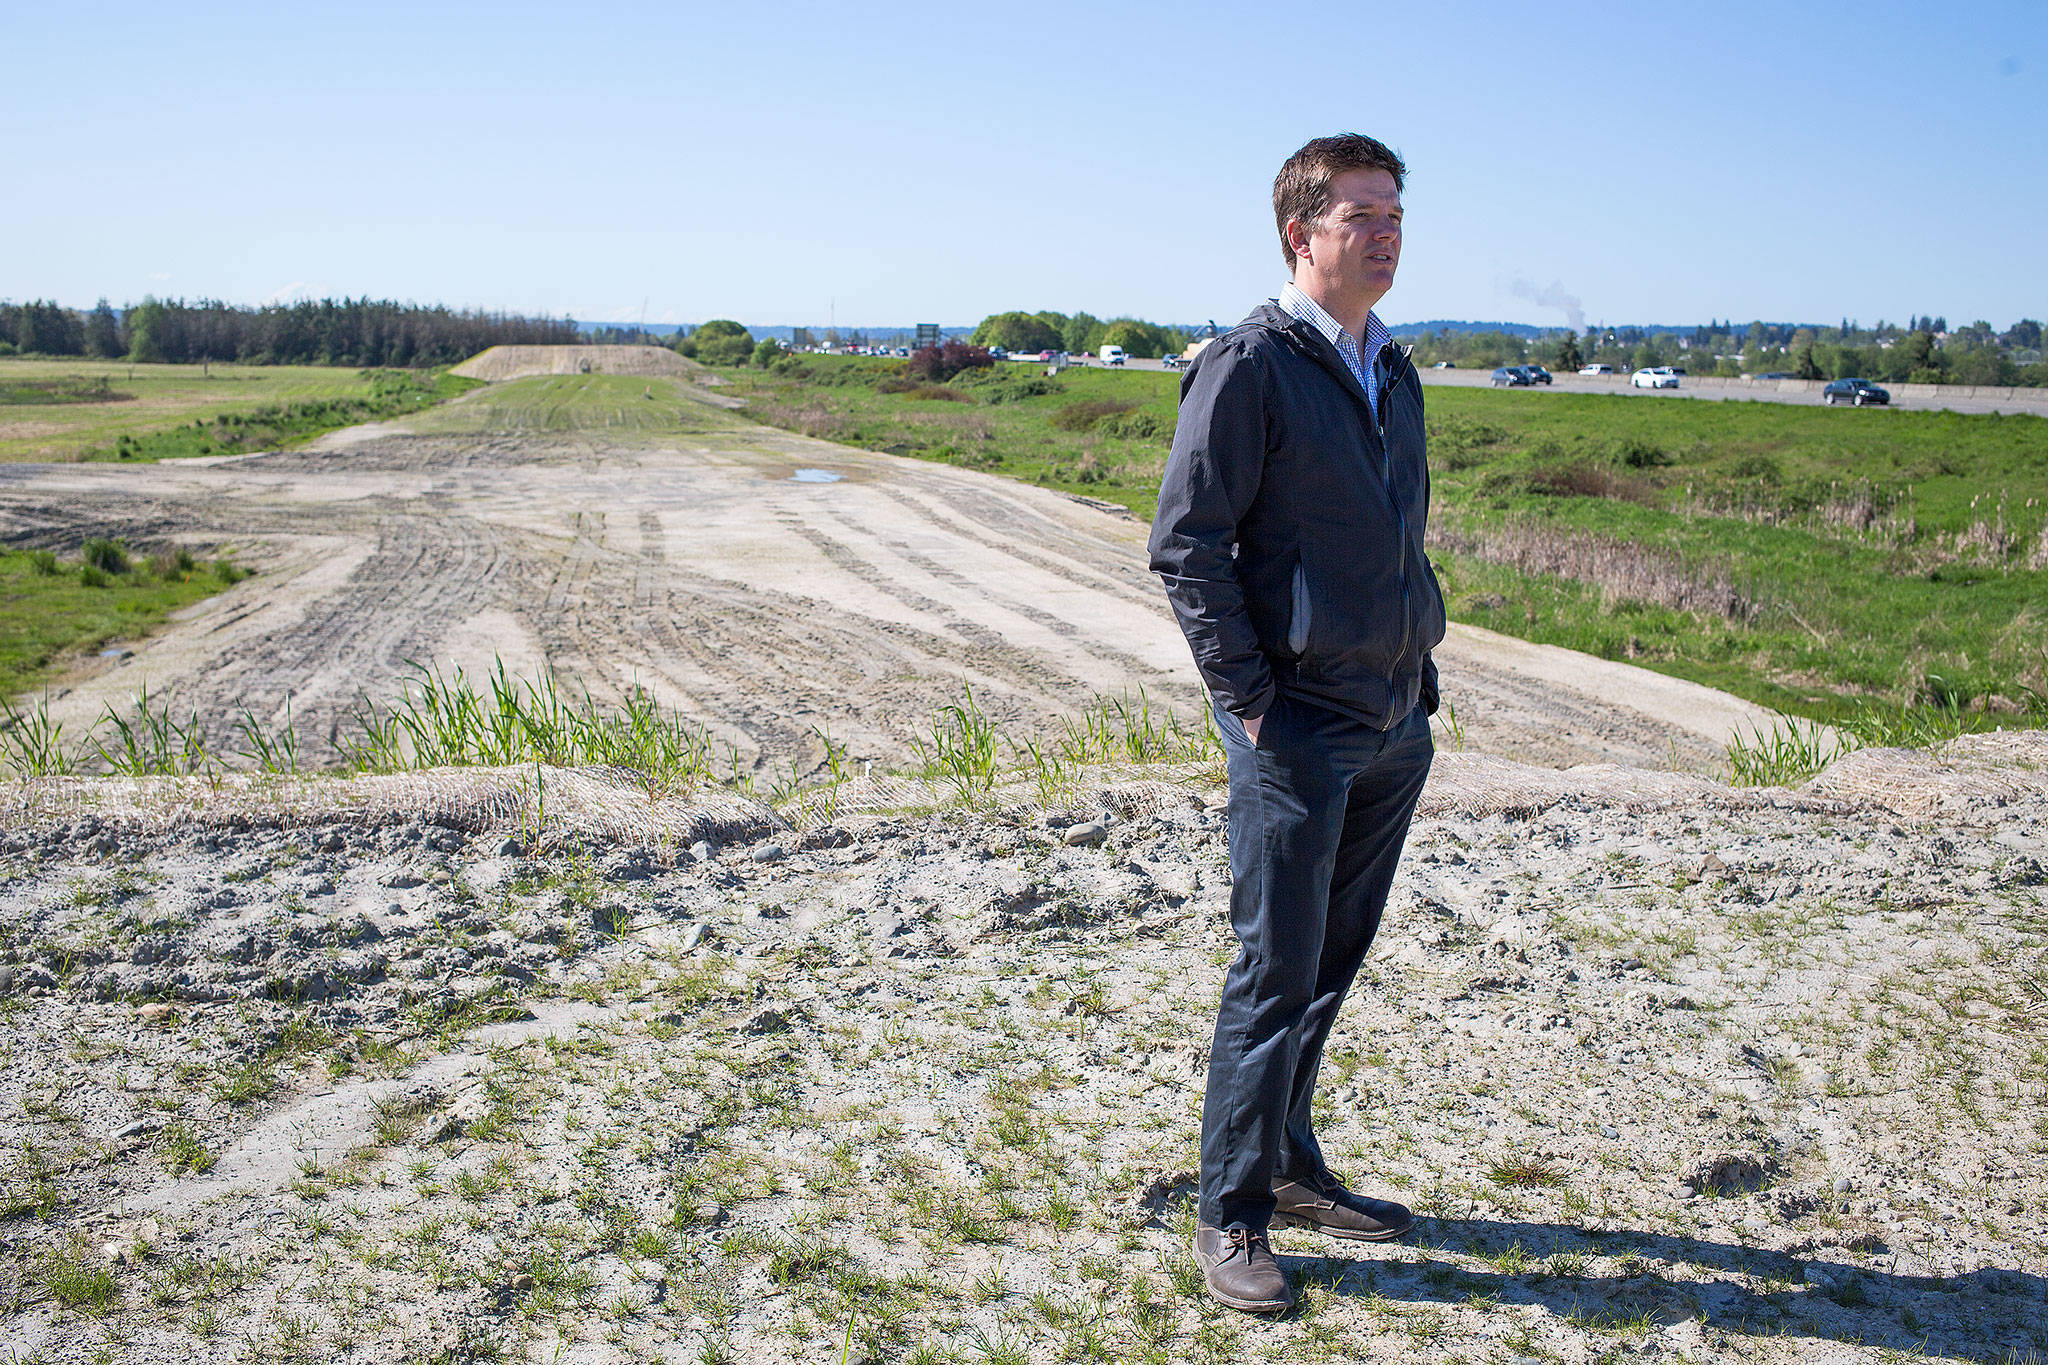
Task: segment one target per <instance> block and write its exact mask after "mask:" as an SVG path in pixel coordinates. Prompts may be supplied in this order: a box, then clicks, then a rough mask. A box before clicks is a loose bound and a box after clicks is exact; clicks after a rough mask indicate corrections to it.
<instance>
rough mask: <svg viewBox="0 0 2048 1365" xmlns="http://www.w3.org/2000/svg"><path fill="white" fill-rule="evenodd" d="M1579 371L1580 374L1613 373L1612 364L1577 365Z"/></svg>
mask: <svg viewBox="0 0 2048 1365" xmlns="http://www.w3.org/2000/svg"><path fill="white" fill-rule="evenodd" d="M1579 373H1580V374H1613V373H1614V367H1613V366H1612V365H1581V366H1580V367H1579Z"/></svg>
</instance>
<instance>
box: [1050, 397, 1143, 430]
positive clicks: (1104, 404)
mask: <svg viewBox="0 0 2048 1365" xmlns="http://www.w3.org/2000/svg"><path fill="white" fill-rule="evenodd" d="M1137 406H1138V405H1137V404H1136V403H1133V402H1130V401H1129V400H1127V399H1123V398H1083V399H1081V400H1080V401H1079V402H1075V403H1068V404H1067V405H1066V406H1064V407H1062V408H1061V409H1060V410H1059V411H1058V412H1056V413H1054V414H1053V415H1052V424H1053V425H1054V426H1056V427H1058V428H1059V429H1060V430H1061V431H1092V430H1094V428H1095V424H1096V423H1098V422H1100V421H1101V420H1102V419H1103V418H1105V417H1117V416H1121V415H1122V414H1124V413H1126V412H1129V411H1130V410H1131V409H1133V408H1135V407H1137Z"/></svg>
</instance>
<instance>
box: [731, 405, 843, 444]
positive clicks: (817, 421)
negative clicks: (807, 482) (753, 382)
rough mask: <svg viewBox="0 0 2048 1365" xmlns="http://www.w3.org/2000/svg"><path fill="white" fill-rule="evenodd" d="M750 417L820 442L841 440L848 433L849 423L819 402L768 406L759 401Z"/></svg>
mask: <svg viewBox="0 0 2048 1365" xmlns="http://www.w3.org/2000/svg"><path fill="white" fill-rule="evenodd" d="M747 415H748V416H749V417H752V418H753V419H754V420H755V421H757V422H763V423H765V424H767V425H768V426H771V427H781V428H782V429H783V430H784V431H796V432H801V433H803V434H804V435H805V436H812V437H816V438H817V439H818V440H820V441H836V440H839V439H840V437H841V436H842V435H843V434H844V433H845V431H846V424H845V422H844V421H843V420H841V419H840V418H839V417H838V416H837V415H836V414H835V413H834V412H833V411H832V409H831V408H829V407H827V406H826V405H825V404H824V403H823V402H821V401H820V400H818V399H815V398H813V399H809V400H807V401H805V402H802V403H767V402H762V401H761V400H759V399H755V400H754V401H753V403H751V404H750V405H749V410H748V412H747Z"/></svg>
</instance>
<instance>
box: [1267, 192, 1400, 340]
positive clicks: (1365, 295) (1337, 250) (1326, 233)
mask: <svg viewBox="0 0 2048 1365" xmlns="http://www.w3.org/2000/svg"><path fill="white" fill-rule="evenodd" d="M1289 241H1290V244H1291V245H1292V246H1293V247H1294V253H1295V257H1296V264H1295V271H1296V273H1300V271H1301V270H1302V268H1303V266H1304V265H1306V266H1307V267H1308V269H1309V270H1310V271H1312V272H1313V273H1314V275H1315V277H1316V279H1317V281H1318V282H1319V283H1320V284H1322V285H1323V286H1324V288H1326V289H1328V290H1329V291H1331V292H1332V293H1333V294H1334V295H1336V296H1338V297H1341V298H1345V299H1350V300H1362V301H1364V304H1365V306H1366V307H1368V308H1370V307H1371V306H1372V305H1373V304H1375V303H1377V302H1379V299H1380V296H1381V295H1383V294H1385V293H1386V292H1387V290H1389V289H1391V288H1392V287H1393V285H1394V271H1395V269H1396V268H1397V267H1399V266H1400V264H1401V191H1400V190H1398V189H1397V188H1395V186H1394V177H1393V175H1392V174H1391V173H1390V172H1387V171H1382V170H1377V169H1368V170H1355V171H1341V172H1339V173H1338V174H1337V175H1335V176H1333V177H1332V178H1331V180H1330V206H1329V208H1328V210H1327V211H1325V212H1324V214H1323V217H1322V221H1321V222H1318V223H1317V224H1315V225H1314V226H1313V227H1307V228H1295V229H1294V231H1293V233H1291V234H1290V238H1289ZM1304 248H1306V249H1304Z"/></svg>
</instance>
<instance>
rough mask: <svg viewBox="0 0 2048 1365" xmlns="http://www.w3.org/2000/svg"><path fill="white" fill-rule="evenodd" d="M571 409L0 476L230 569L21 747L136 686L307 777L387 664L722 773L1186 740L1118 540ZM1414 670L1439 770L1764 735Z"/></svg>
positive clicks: (1593, 665)
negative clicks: (999, 744) (492, 680)
mask: <svg viewBox="0 0 2048 1365" xmlns="http://www.w3.org/2000/svg"><path fill="white" fill-rule="evenodd" d="M591 378H592V377H570V378H564V379H554V380H539V379H528V380H521V381H518V382H516V383H510V384H500V385H494V386H492V388H490V389H487V390H480V391H478V392H477V393H475V394H473V395H471V396H470V397H469V399H466V400H464V401H463V402H461V403H457V404H454V405H451V406H450V407H448V408H446V409H442V410H439V411H437V412H435V413H431V414H427V415H425V416H423V417H421V418H418V419H413V420H412V421H410V422H409V424H408V426H407V427H402V428H401V427H394V426H389V425H387V426H382V427H378V428H375V429H368V430H365V429H358V430H357V431H354V432H350V433H344V434H342V435H341V436H340V437H338V438H329V439H328V440H326V441H324V442H322V443H321V444H320V445H319V446H317V447H314V448H309V449H306V450H301V451H294V452H289V453H281V454H270V455H262V456H257V457H237V458H234V459H231V460H224V461H219V462H211V463H208V462H201V461H196V460H194V461H184V462H178V463H164V464H157V465H151V466H146V467H133V466H130V467H122V466H117V465H99V464H89V465H10V466H4V467H0V537H4V538H5V540H7V541H8V542H10V543H14V544H41V545H61V546H64V547H66V548H71V547H75V546H76V544H77V543H78V541H79V539H80V538H81V537H83V536H86V535H101V534H108V535H118V536H122V537H125V538H126V539H127V540H128V541H129V542H130V543H131V544H138V543H139V544H149V543H153V542H161V541H165V540H178V541H183V542H187V543H193V544H204V545H214V544H223V543H224V544H227V545H229V546H232V547H235V548H236V549H237V552H238V554H239V556H240V557H241V558H242V559H243V560H244V562H247V563H250V564H253V565H254V566H256V567H257V568H259V569H260V570H261V572H260V574H259V575H258V576H257V577H255V578H253V579H250V580H248V581H246V582H244V583H242V584H240V585H238V586H237V587H235V588H233V589H231V590H229V591H227V592H225V593H223V594H221V595H220V596H219V597H216V598H214V599H212V600H210V601H208V602H206V603H204V604H201V605H200V606H199V607H198V608H196V609H194V610H193V611H191V612H189V613H188V614H187V615H186V616H185V617H184V619H182V620H179V621H177V622H175V623H174V624H173V625H172V626H171V627H170V628H168V629H166V630H164V631H162V632H161V633H159V634H158V635H157V636H155V637H154V638H151V639H149V640H146V641H141V642H136V643H134V644H133V645H132V648H133V654H132V657H130V658H128V659H125V660H122V661H119V662H117V663H106V662H102V661H92V662H91V663H89V664H88V665H87V666H86V667H84V668H82V669H81V670H79V672H78V673H77V674H76V675H75V676H73V677H72V678H70V679H69V680H68V682H67V684H66V685H65V687H64V688H63V689H62V691H61V692H58V691H56V690H53V692H52V703H51V710H52V714H53V717H55V718H57V719H61V720H62V721H63V722H64V723H65V725H66V727H67V733H68V734H74V735H75V734H79V733H82V732H83V731H84V730H85V729H87V728H88V727H89V726H90V725H91V724H92V723H93V722H94V721H95V720H96V719H97V718H98V717H99V716H100V715H101V714H102V713H103V712H104V710H105V708H106V707H107V706H109V705H113V706H115V707H125V706H126V705H127V704H128V703H129V701H130V700H131V699H132V698H133V696H134V695H135V693H136V692H137V691H138V690H139V689H140V688H141V687H142V686H143V685H144V684H145V683H146V684H147V686H148V688H149V690H150V692H151V694H152V695H153V696H157V695H161V696H166V697H168V698H170V699H171V701H172V702H173V704H174V706H175V708H176V709H177V711H178V713H179V714H180V715H183V714H185V713H187V712H189V711H196V712H197V713H198V714H199V716H200V718H201V720H202V722H203V724H204V725H205V727H206V729H207V731H208V732H209V734H210V735H211V736H212V737H213V738H214V739H215V740H216V741H217V742H218V743H219V744H221V745H222V746H223V747H224V748H227V749H230V750H231V749H232V748H234V747H235V745H234V742H233V737H232V731H233V724H234V721H235V719H236V718H237V717H239V716H240V715H241V713H242V712H243V710H244V709H245V708H246V709H247V710H248V711H249V712H251V713H252V714H254V715H255V716H257V717H258V718H261V719H263V720H264V721H266V722H267V723H273V724H274V723H276V722H277V721H279V720H281V719H282V718H283V715H284V709H285V705H286V699H287V697H289V698H290V699H291V706H292V711H293V714H294V715H295V716H296V718H297V721H298V725H299V729H300V732H301V734H302V736H304V737H305V738H306V740H307V742H308V744H309V748H311V749H312V750H314V751H315V753H316V755H317V752H318V751H320V750H322V749H324V748H325V747H326V745H327V744H328V741H329V739H330V737H331V735H332V734H333V733H334V731H335V729H336V727H337V726H339V725H342V724H343V723H344V720H345V718H346V716H347V714H348V712H349V711H350V709H351V707H352V705H353V704H354V702H355V701H356V699H357V698H358V696H359V695H362V694H365V693H367V694H369V695H371V696H384V695H389V694H390V693H391V692H392V691H393V690H394V689H395V688H396V686H397V685H398V682H399V680H400V679H401V678H402V677H403V676H404V674H405V672H406V668H407V664H408V663H409V662H418V663H421V664H432V665H435V666H438V667H440V668H443V669H449V668H452V667H455V666H461V667H463V668H465V669H467V670H468V671H469V672H470V673H471V674H472V676H474V675H476V674H478V673H480V672H482V671H484V670H487V669H488V668H489V667H490V665H491V664H492V661H493V660H494V659H499V658H501V659H503V660H504V662H505V663H506V664H507V666H508V667H510V668H511V669H513V670H514V671H518V672H524V673H526V674H528V675H533V674H536V673H538V672H539V671H540V670H541V669H542V668H543V667H548V668H552V669H554V670H556V671H557V672H558V674H560V675H561V676H562V677H563V678H564V679H565V680H566V681H568V682H569V683H571V685H572V686H574V685H576V684H582V685H587V686H588V687H589V689H590V690H591V692H592V693H593V694H594V695H596V696H598V697H599V698H601V699H602V698H608V697H616V696H617V695H619V694H620V693H621V692H622V691H623V690H624V689H625V688H627V687H629V686H631V685H633V684H634V683H638V684H641V685H644V686H646V687H648V688H650V689H651V690H652V691H653V692H654V694H655V695H656V696H657V697H658V698H659V699H660V700H661V701H662V702H664V703H665V704H667V705H669V706H672V707H675V708H678V709H680V710H681V711H683V712H685V713H687V714H688V715H690V716H692V717H694V718H697V719H700V720H702V721H703V722H704V723H705V724H706V725H708V726H709V727H710V728H711V729H712V731H713V733H714V734H715V735H716V736H717V738H718V740H719V741H720V743H721V744H730V745H731V746H733V748H734V749H735V751H736V752H737V753H738V754H739V756H740V758H741V760H742V761H743V762H745V761H753V762H757V763H764V764H772V765H773V766H775V767H777V768H785V767H788V766H790V765H792V764H794V765H795V766H796V767H797V768H798V769H799V770H801V769H802V768H804V766H805V765H807V764H809V763H811V762H814V761H815V760H817V759H818V758H819V757H820V756H821V753H822V750H821V746H820V745H819V744H818V742H817V737H816V731H818V730H825V731H829V733H830V734H831V735H832V736H833V738H834V739H836V740H839V741H843V742H846V743H847V744H849V746H850V749H851V753H852V755H853V757H854V758H855V759H857V760H858V759H874V760H879V761H885V762H896V761H901V760H902V759H904V758H905V757H906V756H907V755H908V753H909V738H910V735H911V733H912V731H913V728H914V727H916V726H918V725H920V724H922V723H924V722H925V721H926V720H927V718H928V717H929V715H930V713H931V712H932V711H933V709H934V708H935V707H937V706H940V705H943V704H945V703H947V702H951V701H955V700H957V699H958V697H959V693H960V688H961V685H962V684H963V683H970V684H972V685H973V687H974V689H975V693H976V696H977V697H978V698H979V699H980V700H981V701H982V703H983V705H984V706H985V708H986V709H987V710H988V711H989V713H990V714H991V716H993V717H994V718H995V719H996V720H997V721H998V722H1000V723H1001V724H1003V725H1005V726H1008V727H1014V728H1016V729H1017V730H1019V731H1030V730H1034V729H1035V730H1039V731H1044V730H1047V729H1054V730H1056V729H1057V726H1058V723H1059V719H1060V718H1061V717H1062V716H1064V715H1068V714H1071V713H1072V711H1073V710H1074V709H1075V708H1076V707H1078V706H1080V705H1081V704H1083V703H1085V702H1086V701H1087V700H1089V699H1090V698H1091V697H1092V696H1094V695H1096V694H1099V693H1112V694H1114V693H1119V692H1123V691H1125V690H1127V689H1128V690H1133V691H1135V690H1136V689H1138V688H1140V687H1142V688H1144V689H1145V691H1146V692H1147V693H1148V694H1149V695H1150V696H1151V697H1152V698H1154V699H1155V700H1158V701H1163V702H1165V703H1167V704H1169V705H1171V706H1173V707H1175V708H1176V709H1178V710H1180V711H1182V712H1183V713H1184V714H1187V715H1189V716H1192V715H1194V714H1195V713H1196V708H1197V707H1198V706H1199V705H1200V693H1199V685H1198V683H1197V681H1196V677H1195V674H1194V671H1193V668H1192V667H1191V665H1190V663H1189V660H1188V655H1187V650H1186V646H1185V645H1184V643H1183V642H1182V640H1181V638H1180V636H1179V634H1178V632H1177V631H1176V629H1175V628H1174V625H1173V623H1172V621H1171V618H1170V616H1169V614H1168V612H1167V610H1166V607H1165V603H1164V601H1163V599H1162V597H1161V595H1160V592H1159V589H1158V587H1157V584H1156V582H1155V581H1154V580H1153V578H1152V577H1151V575H1150V574H1148V573H1147V572H1146V568H1145V563H1144V556H1143V536H1144V527H1143V526H1142V525H1141V524H1140V523H1138V522H1136V521H1133V520H1131V519H1129V518H1127V517H1124V516H1120V515H1116V514H1113V513H1110V512H1106V511H1104V510H1101V509H1099V508H1097V507H1094V506H1089V505H1085V504H1083V503H1080V502H1077V501H1075V500H1073V499H1070V498H1067V497H1065V496H1063V495H1060V494H1058V493H1055V492H1051V491H1047V490H1043V489H1039V488H1035V487H1031V486H1027V485H1022V484H1018V483H1015V482H1012V481H1009V480H1004V479H1000V478H996V477H992V476H988V475H983V474H978V473H974V472H970V471H966V470H961V469H955V468H951V467H948V466H944V465H937V464H932V463H926V462H921V461H913V460H908V459H900V458H896V457H892V456H887V455H878V454H871V453H867V452H863V451H857V450H853V449H849V448H847V447H843V446H837V445H832V444H828V443H825V442H820V441H815V440H810V439H807V438H805V437H802V436H798V435H794V434H791V433H788V432H783V431H779V430H774V429H771V428H766V427H761V426H758V425H755V424H753V423H750V422H747V421H745V420H743V419H742V418H740V417H738V416H736V415H733V414H731V413H729V412H727V411H725V410H724V409H723V408H722V407H721V406H719V405H718V402H717V396H716V395H714V394H710V393H706V392H704V391H702V390H700V389H699V388H698V387H697V386H695V385H692V384H689V383H687V382H677V381H671V380H666V379H660V378H653V379H649V380H646V381H645V386H644V391H643V380H642V379H641V378H637V377H636V378H633V379H631V380H630V381H626V380H615V381H612V382H613V383H614V384H615V385H616V384H625V385H629V387H630V393H628V394H627V396H626V397H625V398H623V399H621V400H620V401H619V402H618V403H617V405H616V408H617V410H616V413H614V412H613V411H612V410H611V408H609V407H605V406H603V405H601V404H600V405H593V404H591V403H590V402H588V401H584V402H583V403H582V406H576V405H575V404H573V403H571V402H570V400H571V399H575V398H577V397H578V395H579V393H580V391H579V390H577V389H576V387H575V386H577V385H580V384H585V383H587V382H589V380H590V379H591ZM539 385H552V386H554V387H553V388H550V389H540V388H535V387H534V386H539ZM565 395H566V396H565ZM589 396H590V395H589V394H581V397H582V399H584V400H587V399H588V398H589ZM607 401H609V400H607ZM657 409H658V410H659V411H657ZM649 413H654V414H655V415H654V416H653V417H650V416H648V414H649ZM565 414H567V415H566V416H565ZM600 418H602V421H601V422H600V420H599V419H600ZM804 471H814V472H810V473H806V472H804ZM813 480H815V481H813ZM1440 662H1441V665H1442V667H1443V672H1444V676H1445V686H1446V691H1447V693H1448V695H1449V696H1450V697H1451V698H1452V700H1453V702H1454V704H1455V707H1456V714H1457V719H1458V721H1459V723H1460V724H1461V725H1462V733H1463V742H1464V744H1465V745H1466V746H1467V747H1468V748H1470V749H1476V750H1480V751H1484V752H1492V753H1500V754H1505V755H1509V756H1514V757H1520V758H1524V759H1528V760H1531V761H1535V762H1541V763H1549V764H1557V765H1562V764H1569V763H1574V762H1582V761H1588V760H1602V759H1604V760H1611V761H1618V762H1623V763H1630V764H1635V765H1638V766H1647V767H1665V766H1671V765H1674V764H1676V765H1679V766H1685V767H1690V768H1695V769H1700V770H1713V769H1716V768H1718V767H1719V765H1720V763H1721V749H1722V747H1723V745H1724V744H1725V742H1726V740H1727V738H1728V737H1729V736H1730V735H1731V734H1732V733H1734V732H1736V731H1738V730H1740V729H1744V728H1746V727H1748V726H1750V725H1753V724H1765V725H1767V724H1768V719H1767V717H1766V716H1765V713H1763V712H1762V711H1760V710H1759V709H1757V708H1755V707H1751V706H1748V705H1747V704H1745V703H1741V702H1739V701H1736V700H1734V699H1732V698H1730V697H1728V696H1726V695H1725V694H1722V693H1718V692H1714V691H1711V690H1709V689H1706V688H1702V687H1696V686H1693V685H1691V684H1686V683H1680V682H1676V681H1674V680H1671V679H1667V678H1663V677H1661V676H1659V675H1656V674H1651V673H1645V672H1643V671H1641V670H1638V669H1635V668H1631V667H1628V666H1626V665H1621V664H1614V663H1608V662H1604V661H1600V660H1595V659H1591V658H1588V657H1586V656H1583V655H1577V654H1574V653H1571V652H1570V651H1566V650H1560V649H1554V648H1548V647H1538V646H1531V645H1527V644H1524V643H1522V642H1519V641H1514V640H1509V639H1506V638H1504V637H1499V636H1494V635H1492V634H1490V633H1488V632H1484V631H1478V630H1471V629H1466V628H1454V630H1453V634H1452V638H1451V639H1450V640H1448V641H1447V642H1446V643H1445V645H1444V647H1443V649H1442V651H1441V654H1440ZM1440 719H1448V718H1440ZM1445 742H1446V743H1450V742H1452V739H1451V736H1450V735H1449V734H1448V733H1446V735H1445Z"/></svg>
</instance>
